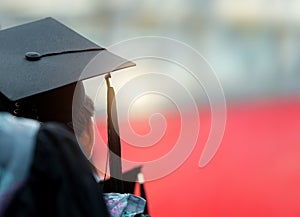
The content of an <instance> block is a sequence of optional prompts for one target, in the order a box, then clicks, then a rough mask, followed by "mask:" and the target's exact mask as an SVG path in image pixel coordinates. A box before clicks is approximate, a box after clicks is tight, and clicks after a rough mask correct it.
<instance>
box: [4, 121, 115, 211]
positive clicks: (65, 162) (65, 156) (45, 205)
mask: <svg viewBox="0 0 300 217" xmlns="http://www.w3.org/2000/svg"><path fill="white" fill-rule="evenodd" d="M5 216H12V217H14V216H16V217H17V216H22V217H27V216H28V217H29V216H30V217H40V216H45V217H48V216H49V217H50V216H51V217H66V216H68V217H83V216H84V217H102V216H109V215H108V213H107V209H106V206H105V204H104V201H103V198H102V194H101V190H100V188H99V186H98V185H97V183H96V181H95V179H94V177H93V175H92V171H91V168H90V165H89V162H88V160H87V159H86V158H85V157H84V154H83V153H82V152H81V149H80V147H79V146H78V144H77V141H76V138H75V136H74V134H72V133H71V132H69V131H68V130H66V129H65V128H64V127H62V126H61V125H59V124H54V123H46V124H43V125H42V126H41V128H40V130H39V132H38V134H37V138H36V146H35V153H34V159H33V163H32V166H31V168H30V173H29V176H28V180H27V181H26V182H25V184H24V186H23V187H22V188H21V189H20V190H19V191H18V192H17V193H16V195H15V196H14V198H13V200H12V202H11V203H10V205H9V207H8V209H7V210H6V213H5Z"/></svg>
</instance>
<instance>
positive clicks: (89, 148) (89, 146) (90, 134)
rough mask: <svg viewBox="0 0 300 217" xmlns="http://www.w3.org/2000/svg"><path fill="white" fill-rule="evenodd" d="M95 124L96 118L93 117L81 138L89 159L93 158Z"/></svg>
mask: <svg viewBox="0 0 300 217" xmlns="http://www.w3.org/2000/svg"><path fill="white" fill-rule="evenodd" d="M94 123H95V121H94V118H93V117H91V118H90V120H89V122H88V124H87V126H86V128H85V130H84V131H83V133H82V136H81V141H82V143H83V146H84V151H85V155H86V157H87V158H88V159H90V158H91V157H92V153H93V147H94V143H95V128H94Z"/></svg>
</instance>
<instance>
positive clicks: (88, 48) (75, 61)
mask: <svg viewBox="0 0 300 217" xmlns="http://www.w3.org/2000/svg"><path fill="white" fill-rule="evenodd" d="M0 49H1V52H0V111H8V112H10V113H14V114H15V115H17V116H25V117H30V118H32V117H31V116H33V118H34V116H35V113H37V116H39V117H40V118H41V115H40V114H39V112H40V111H42V110H43V111H46V110H47V109H48V111H50V110H51V109H52V111H51V112H56V111H55V109H53V108H52V107H53V106H54V104H56V105H59V106H60V109H62V107H63V106H64V104H65V105H67V106H70V102H69V101H68V100H70V99H71V101H72V96H73V92H74V89H75V85H76V82H77V81H79V80H84V79H88V78H91V77H95V76H98V75H102V74H105V73H108V72H111V71H116V70H119V69H122V68H126V67H130V66H134V63H132V62H130V61H127V60H125V59H123V58H121V57H119V56H117V55H115V54H113V53H111V52H109V51H108V50H106V49H105V48H102V47H100V46H99V45H97V44H95V43H93V42H91V41H90V40H88V39H86V38H85V37H83V36H81V35H79V34H78V33H76V32H75V31H73V30H71V29H70V28H68V27H66V26H65V25H63V24H62V23H60V22H58V21H57V20H55V19H53V18H45V19H42V20H38V21H34V22H31V23H27V24H23V25H19V26H16V27H12V28H8V29H4V30H1V31H0ZM98 54H101V56H100V58H98V56H97V55H98ZM96 56H97V59H96V61H97V66H99V67H90V68H89V69H90V70H88V71H86V70H84V69H85V67H86V66H87V65H88V64H89V62H90V61H91V60H93V59H94V58H95V57H96ZM83 71H84V74H83V73H82V72H83ZM52 100H54V101H52ZM40 106H43V108H42V109H41V108H40ZM45 109H46V110H45ZM67 110H68V111H70V110H69V108H68V109H67ZM33 111H34V112H33ZM48 111H46V112H48ZM59 111H60V110H59ZM42 115H43V114H42ZM45 115H46V116H45V120H41V121H48V120H51V121H56V120H55V119H53V118H52V117H50V118H48V116H47V114H45ZM61 115H64V114H61ZM67 119H69V118H67ZM57 121H62V120H61V119H60V118H58V120H57Z"/></svg>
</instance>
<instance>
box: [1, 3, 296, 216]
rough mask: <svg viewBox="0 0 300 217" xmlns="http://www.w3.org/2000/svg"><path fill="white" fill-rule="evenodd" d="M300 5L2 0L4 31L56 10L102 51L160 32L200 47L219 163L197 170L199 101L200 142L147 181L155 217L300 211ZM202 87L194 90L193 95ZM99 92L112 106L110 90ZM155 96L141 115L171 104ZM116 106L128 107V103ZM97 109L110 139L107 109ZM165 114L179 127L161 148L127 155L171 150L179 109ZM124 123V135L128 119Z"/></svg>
mask: <svg viewBox="0 0 300 217" xmlns="http://www.w3.org/2000/svg"><path fill="white" fill-rule="evenodd" d="M299 9H300V1H298V0H288V1H283V0H252V1H249V0H248V1H238V0H226V1H225V0H210V1H205V0H186V1H180V0H172V1H171V0H165V1H158V0H152V1H150V0H148V1H143V0H140V1H134V0H132V1H131V0H128V1H120V0H119V1H117V0H111V1H103V0H60V1H58V0H43V1H34V0H23V1H17V0H1V3H0V28H1V29H5V28H8V27H12V26H15V25H19V24H23V23H26V22H29V21H33V20H37V19H40V18H44V17H48V16H51V17H54V18H56V19H58V20H59V21H61V22H62V23H64V24H65V25H67V26H69V27H71V28H73V29H74V30H76V31H77V32H79V33H81V34H82V35H84V36H86V37H87V38H89V39H91V40H92V41H94V42H96V43H97V44H99V45H101V46H104V47H107V46H110V45H112V44H114V43H117V42H119V41H123V40H126V39H129V38H133V37H139V36H146V35H155V36H164V37H169V38H173V39H176V40H179V41H182V42H184V43H186V44H188V45H189V46H191V47H192V48H194V49H196V50H197V51H199V52H200V53H201V54H202V55H203V56H204V57H205V58H206V60H207V61H208V62H209V63H210V65H211V66H212V67H213V68H214V71H215V73H216V75H217V77H218V79H219V81H220V83H221V86H222V88H223V90H224V94H225V98H226V103H227V123H226V128H225V133H224V137H223V140H222V144H221V146H220V148H219V150H218V152H217V154H216V155H215V157H214V158H213V160H212V161H211V162H210V163H209V164H208V165H207V166H206V167H204V168H199V167H198V162H199V157H200V155H201V153H202V151H203V147H204V144H205V139H206V138H207V136H208V134H209V130H210V124H211V120H210V119H211V113H210V109H209V105H208V104H207V103H206V102H207V99H202V98H201V99H197V100H198V101H199V102H198V101H197V103H198V105H199V107H201V111H200V115H199V116H200V117H201V133H200V135H199V138H198V140H197V145H196V148H195V149H194V151H193V152H192V154H191V155H190V157H189V158H188V159H187V160H186V161H185V162H184V163H183V164H182V166H181V167H179V168H178V169H177V170H176V171H174V172H173V173H171V174H169V175H168V176H166V177H163V178H161V179H159V180H155V181H151V182H149V183H146V184H145V187H146V191H147V193H148V201H149V210H150V214H151V215H152V216H284V217H287V216H299V215H300V207H299V205H298V204H299V203H298V201H299V197H300V196H299V195H300V187H299V184H298V183H299V181H300V157H299V156H300V134H299V132H298V129H300V114H299V111H300V98H299V97H300V85H299V83H300V73H299V68H300V40H299V38H300V13H299ZM172 55H176V53H170V56H172ZM187 58H188V57H187ZM120 74H121V73H118V74H116V76H115V78H114V76H113V79H115V80H112V81H121V80H122V79H123V83H124V82H125V83H126V81H124V79H129V78H128V77H126V76H125V78H124V76H122V75H120ZM102 80H103V78H102ZM97 82H99V81H97ZM97 82H96V83H97ZM146 83H147V81H145V84H146ZM93 85H96V84H95V83H94V84H92V83H91V85H87V89H89V88H90V89H91V90H92V89H93ZM114 85H115V87H116V90H118V89H120V88H121V86H118V82H114ZM90 86H92V87H90ZM175 91H176V90H175ZM201 92H202V90H199V89H196V90H194V92H193V95H194V96H197V93H199V95H202V94H203V93H201ZM101 93H102V91H101ZM90 94H91V95H92V96H94V95H93V94H94V93H90ZM101 97H102V98H103V99H104V102H105V92H104V93H103V96H100V98H101ZM152 99H153V98H152ZM157 100H158V103H156V104H155V103H154V101H153V100H144V102H143V103H142V104H143V105H142V106H141V105H138V104H137V105H136V106H137V107H136V110H134V113H135V114H138V112H139V111H141V110H142V111H144V110H145V108H149V106H150V107H151V106H152V107H153V105H155V106H156V107H155V109H154V110H155V111H158V110H159V109H162V107H160V105H161V104H164V103H161V101H159V100H161V99H157ZM203 100H204V101H203ZM118 102H119V104H118V107H119V108H120V110H122V99H120V100H119V101H118ZM96 106H97V114H98V118H99V119H98V126H99V128H98V129H99V131H100V134H101V135H103V138H104V140H105V134H106V125H105V107H106V105H105V103H103V104H101V103H97V105H96ZM151 112H153V110H151V111H150V113H151ZM168 115H169V116H168ZM142 120H143V118H141V120H136V129H137V131H139V132H140V133H141V134H146V133H147V132H148V131H149V126H148V125H147V124H148V123H147V122H146V123H145V122H144V121H142ZM166 120H167V123H168V125H167V126H172V129H170V132H169V133H168V134H166V136H165V138H164V140H162V141H159V142H158V143H157V144H156V145H155V146H156V147H154V148H156V149H155V150H150V149H149V150H147V149H146V150H145V151H144V153H143V154H142V155H141V154H139V153H137V152H136V150H132V149H131V148H130V147H127V148H126V145H128V144H124V146H125V148H123V151H124V155H125V156H126V157H128V158H130V157H133V158H134V157H135V156H137V155H139V156H142V157H143V158H144V159H150V158H149V155H153V153H154V155H155V156H159V155H160V154H162V153H166V152H167V150H168V148H170V149H171V148H172V145H171V144H170V142H172V141H173V138H174V137H175V135H176V133H178V129H179V128H180V121H178V117H177V116H176V114H173V113H172V114H170V113H168V114H167V118H166ZM121 121H122V120H121ZM120 128H121V133H122V124H121V125H120ZM177 128H178V129H177ZM121 136H122V135H121ZM124 143H125V142H124ZM166 144H167V145H166ZM166 147H168V148H166ZM159 150H163V151H162V153H160V152H159ZM95 153H96V154H95V156H96V157H95V158H97V156H101V151H100V149H99V150H98V149H97V147H96V148H95ZM99 164H100V163H99ZM145 173H146V174H145V175H147V171H145Z"/></svg>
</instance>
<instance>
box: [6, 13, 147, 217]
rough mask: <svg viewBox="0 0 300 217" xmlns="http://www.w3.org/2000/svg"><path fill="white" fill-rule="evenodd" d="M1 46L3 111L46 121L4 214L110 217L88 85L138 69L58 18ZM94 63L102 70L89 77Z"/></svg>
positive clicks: (27, 27) (17, 30)
mask: <svg viewBox="0 0 300 217" xmlns="http://www.w3.org/2000/svg"><path fill="white" fill-rule="evenodd" d="M0 48H1V53H0V76H1V79H0V111H2V112H8V113H11V114H12V115H14V116H17V117H25V118H30V119H34V120H36V121H38V122H39V123H41V124H40V127H39V129H38V130H37V133H36V135H35V137H34V138H35V140H34V145H33V147H34V148H33V154H32V160H31V161H29V162H31V163H30V164H29V165H30V167H29V169H28V175H27V176H26V177H27V178H26V179H24V180H23V182H22V185H20V186H21V187H19V188H18V189H17V190H16V191H14V197H13V198H10V202H9V203H7V208H6V210H5V212H4V213H5V216H109V214H108V212H107V208H106V206H105V202H104V201H103V198H102V193H101V188H100V187H99V185H98V184H97V183H96V181H95V179H94V176H93V170H92V169H91V166H90V162H89V161H88V159H89V158H90V157H91V153H92V148H93V144H94V127H93V125H94V123H93V121H94V120H93V113H94V108H93V102H92V101H91V100H90V99H89V98H88V97H87V96H86V94H85V90H84V87H83V84H82V82H81V81H82V80H85V79H88V78H91V77H94V76H99V75H103V74H107V73H110V72H112V71H116V70H119V69H123V68H126V67H130V66H134V65H135V64H134V63H132V62H130V61H127V60H125V59H123V58H122V57H119V56H117V55H115V54H113V53H111V52H109V51H108V50H106V49H105V48H102V47H100V46H99V45H97V44H95V43H93V42H91V41H90V40H88V39H86V38H85V37H83V36H81V35H79V34H78V33H76V32H74V31H73V30H71V29H70V28H68V27H66V26H65V25H63V24H62V23H60V22H59V21H57V20H55V19H53V18H45V19H42V20H38V21H34V22H31V23H27V24H23V25H20V26H16V27H12V28H9V29H4V30H1V31H0ZM95 59H96V60H97V65H99V66H101V67H94V68H93V67H92V68H90V69H89V70H88V71H85V68H86V66H87V65H88V64H89V63H90V61H92V60H95ZM83 71H84V73H83ZM54 122H55V123H54ZM75 135H76V137H75ZM23 178H24V177H23ZM137 214H140V216H141V215H142V213H141V211H139V212H138V213H137ZM128 216H129V215H128ZM132 216H135V215H134V214H132Z"/></svg>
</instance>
